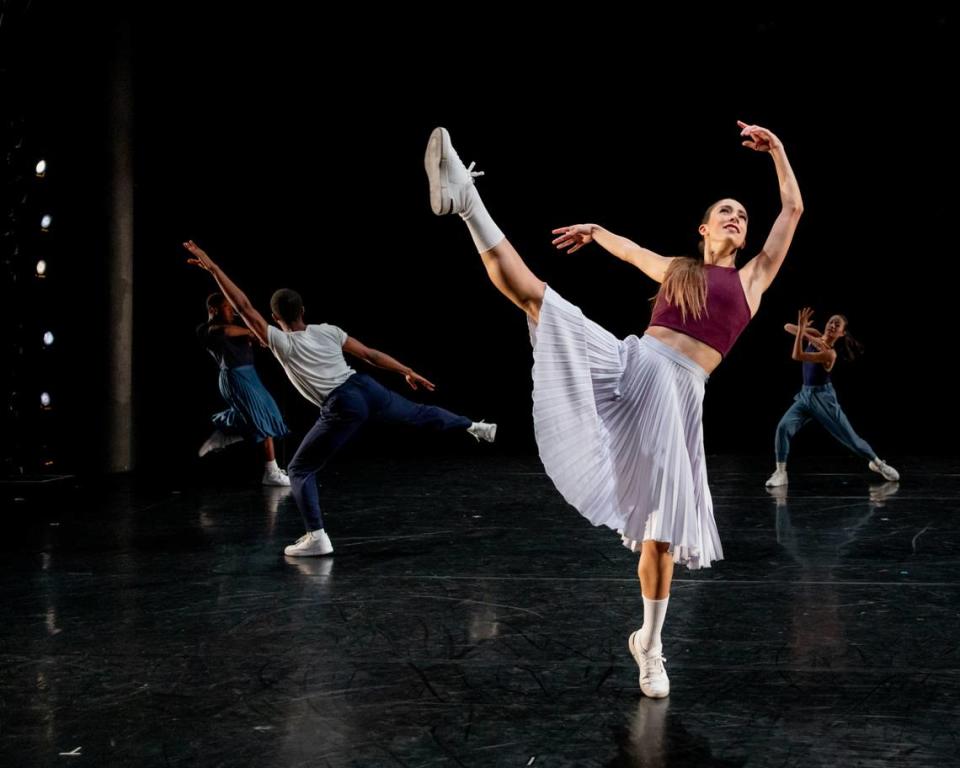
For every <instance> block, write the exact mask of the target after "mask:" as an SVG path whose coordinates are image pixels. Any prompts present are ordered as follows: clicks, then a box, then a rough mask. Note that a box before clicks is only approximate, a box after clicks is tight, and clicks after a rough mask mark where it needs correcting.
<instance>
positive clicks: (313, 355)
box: [267, 323, 356, 406]
mask: <svg viewBox="0 0 960 768" xmlns="http://www.w3.org/2000/svg"><path fill="white" fill-rule="evenodd" d="M346 341H347V333H346V331H344V330H343V329H342V328H337V326H335V325H329V324H328V323H321V324H320V325H308V326H307V327H306V329H305V330H302V331H291V332H290V333H286V332H285V331H281V330H280V329H279V328H276V327H274V326H272V325H269V326H267V344H268V345H269V347H270V351H271V352H273V355H274V357H276V358H277V360H279V361H280V365H282V366H283V370H285V371H286V372H287V378H289V379H290V382H291V383H292V384H293V386H295V387H296V388H297V390H298V391H299V392H300V394H301V395H303V396H304V397H305V398H307V400H309V401H310V402H311V403H314V404H315V405H319V406H322V405H323V401H324V400H326V399H327V395H329V394H330V393H331V392H332V391H333V390H335V389H336V388H337V387H339V386H340V385H341V384H343V382H345V381H346V380H347V379H349V378H350V377H351V376H353V374H354V373H356V371H354V370H353V368H351V367H350V366H349V365H347V361H346V360H344V358H343V345H344V344H345V343H346Z"/></svg>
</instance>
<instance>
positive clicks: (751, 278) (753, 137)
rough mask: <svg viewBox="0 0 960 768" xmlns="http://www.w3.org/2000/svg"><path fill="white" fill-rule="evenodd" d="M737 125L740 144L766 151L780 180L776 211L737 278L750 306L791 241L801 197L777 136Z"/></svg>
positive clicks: (756, 127)
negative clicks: (741, 138) (764, 237)
mask: <svg viewBox="0 0 960 768" xmlns="http://www.w3.org/2000/svg"><path fill="white" fill-rule="evenodd" d="M737 125H739V126H740V128H741V129H742V130H741V131H740V135H741V136H744V137H745V138H744V141H743V146H745V147H749V148H750V149H753V150H755V151H757V152H767V153H769V154H770V157H771V158H773V165H774V167H775V168H776V170H777V180H778V181H779V183H780V213H779V215H778V216H777V218H776V220H775V221H774V222H773V226H772V227H771V228H770V234H769V235H767V240H766V242H765V243H764V244H763V248H762V249H761V251H760V253H758V254H757V255H756V256H754V257H753V258H752V259H751V260H750V261H749V262H747V264H746V265H745V266H744V267H743V269H741V270H740V275H741V279H743V283H744V286H746V289H747V300H748V301H749V303H750V305H751V306H756V305H758V304H759V303H760V296H761V295H762V294H763V292H764V291H766V290H767V288H769V287H770V283H772V282H773V278H775V277H776V276H777V272H779V271H780V266H781V265H782V264H783V260H784V258H785V257H786V255H787V249H788V248H790V243H791V242H792V241H793V233H794V232H796V229H797V222H798V221H800V215H801V214H802V213H803V198H801V197H800V187H799V185H798V184H797V177H796V176H794V174H793V168H791V167H790V161H789V160H787V153H786V151H785V150H784V148H783V143H782V142H781V141H780V139H778V138H777V137H776V136H775V135H774V134H773V133H772V132H771V131H768V130H767V129H766V128H761V127H760V126H759V125H747V124H746V123H744V122H740V121H738V122H737Z"/></svg>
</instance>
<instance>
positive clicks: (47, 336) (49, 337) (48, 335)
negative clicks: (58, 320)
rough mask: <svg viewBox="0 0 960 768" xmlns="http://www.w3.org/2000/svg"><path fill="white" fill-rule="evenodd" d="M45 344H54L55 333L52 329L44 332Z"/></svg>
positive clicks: (47, 345)
mask: <svg viewBox="0 0 960 768" xmlns="http://www.w3.org/2000/svg"><path fill="white" fill-rule="evenodd" d="M43 344H44V346H46V347H49V346H50V345H51V344H53V333H52V332H51V331H47V332H46V333H45V334H43Z"/></svg>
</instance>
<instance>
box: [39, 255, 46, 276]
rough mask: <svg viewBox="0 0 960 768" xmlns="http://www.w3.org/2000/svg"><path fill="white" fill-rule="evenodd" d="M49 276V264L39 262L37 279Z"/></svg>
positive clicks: (42, 261) (41, 260)
mask: <svg viewBox="0 0 960 768" xmlns="http://www.w3.org/2000/svg"><path fill="white" fill-rule="evenodd" d="M46 274H47V262H45V261H44V260H43V259H40V261H38V262H37V277H44V276H45V275H46Z"/></svg>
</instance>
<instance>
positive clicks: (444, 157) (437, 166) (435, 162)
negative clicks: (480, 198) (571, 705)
mask: <svg viewBox="0 0 960 768" xmlns="http://www.w3.org/2000/svg"><path fill="white" fill-rule="evenodd" d="M474 165H475V163H470V166H469V167H467V166H465V165H464V164H463V161H462V160H461V159H460V156H459V155H458V154H457V151H456V150H455V149H454V148H453V143H452V142H451V141H450V133H449V132H448V131H447V129H446V128H434V129H433V132H432V133H431V134H430V139H429V140H428V141H427V151H426V153H425V154H424V156H423V167H424V168H425V169H426V171H427V179H428V180H429V182H430V208H431V210H433V212H434V213H435V214H437V216H443V215H444V214H446V213H460V212H462V211H463V210H464V208H465V207H466V193H467V190H468V189H469V188H470V187H472V186H473V180H474V179H475V178H476V177H477V176H483V171H475V170H473V166H474Z"/></svg>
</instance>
